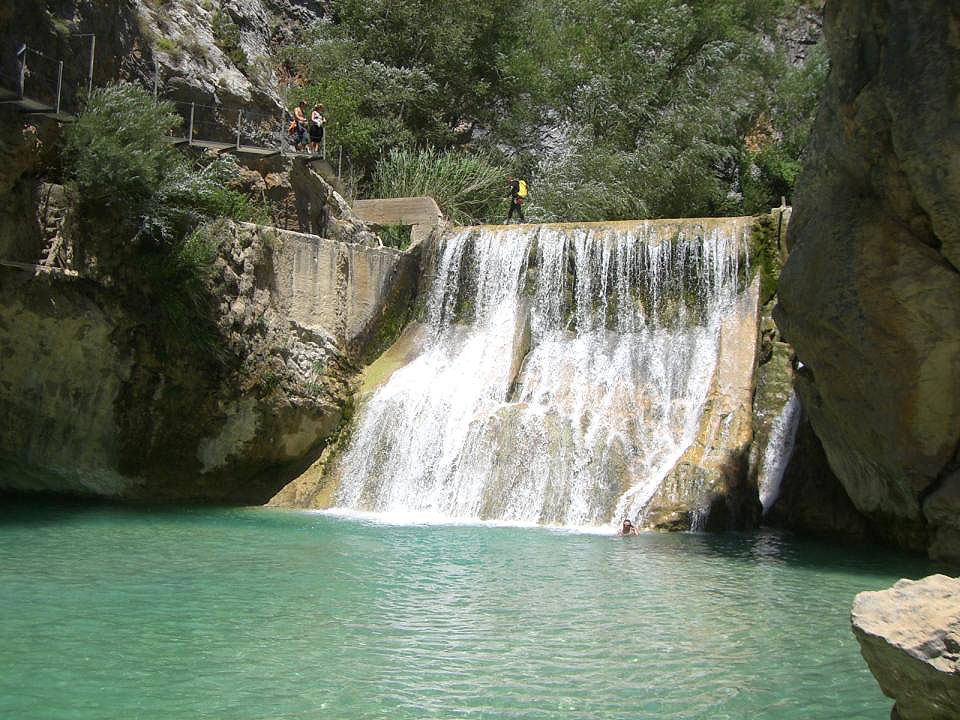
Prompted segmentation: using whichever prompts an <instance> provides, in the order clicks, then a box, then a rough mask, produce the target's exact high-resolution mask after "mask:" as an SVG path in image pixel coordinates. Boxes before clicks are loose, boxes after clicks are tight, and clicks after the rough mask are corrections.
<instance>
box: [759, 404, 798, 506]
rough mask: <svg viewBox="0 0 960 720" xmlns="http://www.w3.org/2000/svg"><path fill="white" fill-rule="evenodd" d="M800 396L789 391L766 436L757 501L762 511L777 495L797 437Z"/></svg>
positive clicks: (774, 500) (778, 495)
mask: <svg viewBox="0 0 960 720" xmlns="http://www.w3.org/2000/svg"><path fill="white" fill-rule="evenodd" d="M800 415H801V407H800V399H799V398H798V397H797V395H796V393H791V395H790V399H789V400H787V403H786V404H785V405H784V406H783V409H782V410H781V411H780V414H779V415H777V417H776V419H775V420H774V421H773V427H771V428H770V439H769V441H768V442H767V447H766V448H765V450H764V454H763V466H762V468H761V472H760V474H761V475H762V476H763V479H764V480H763V483H762V484H761V486H760V504H761V505H762V506H763V512H764V514H766V513H767V512H768V511H769V510H770V508H772V507H773V504H774V503H775V502H776V501H777V498H778V497H780V484H781V482H782V481H783V473H784V471H785V470H786V469H787V463H789V462H790V456H791V455H792V454H793V444H794V442H795V441H796V438H797V427H798V426H799V424H800Z"/></svg>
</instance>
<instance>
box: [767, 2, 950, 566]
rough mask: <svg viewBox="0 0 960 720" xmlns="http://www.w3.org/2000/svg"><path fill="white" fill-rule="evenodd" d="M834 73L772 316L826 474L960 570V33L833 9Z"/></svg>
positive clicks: (939, 20)
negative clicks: (959, 476)
mask: <svg viewBox="0 0 960 720" xmlns="http://www.w3.org/2000/svg"><path fill="white" fill-rule="evenodd" d="M825 36H826V40H827V43H828V47H829V50H830V54H831V59H832V71H831V73H830V77H829V80H828V83H827V87H826V89H825V92H824V96H823V99H822V105H821V109H820V113H819V115H818V119H817V123H816V125H815V128H814V131H813V137H812V141H811V146H810V148H809V151H808V152H809V154H808V161H807V163H806V165H805V169H804V172H803V174H802V176H801V178H800V180H799V182H798V187H797V192H796V195H795V203H794V215H793V218H792V221H791V227H790V232H789V235H788V244H789V245H790V256H789V259H788V261H787V263H786V265H785V267H784V269H783V273H782V275H781V279H780V284H779V305H778V307H777V309H776V312H775V315H774V317H775V319H776V321H777V325H778V326H779V328H780V330H781V332H782V333H783V336H784V339H785V341H787V342H789V343H790V344H792V345H793V347H794V348H795V350H796V354H797V357H798V359H799V360H800V362H801V363H802V364H803V369H802V370H801V371H800V372H799V373H798V377H797V382H796V385H797V390H798V392H799V395H800V397H801V400H802V402H803V406H804V410H805V412H806V413H807V415H808V416H809V419H810V423H811V425H812V427H813V429H814V431H815V432H816V434H817V436H818V438H819V439H820V441H821V442H822V444H823V449H824V451H825V453H826V457H827V459H828V460H829V464H830V467H831V468H832V470H833V472H834V473H835V474H836V476H837V477H838V478H839V480H840V482H841V483H842V484H843V487H844V489H845V491H846V494H847V495H848V496H849V498H850V500H851V501H852V502H853V504H854V506H855V507H856V509H857V510H858V511H859V512H860V513H862V514H863V515H864V516H866V517H867V518H868V519H869V521H870V524H871V526H872V527H873V528H874V529H875V530H876V531H877V532H878V533H879V534H880V535H881V536H883V537H884V538H885V539H887V540H888V541H892V542H894V543H896V544H899V545H901V546H904V547H907V548H911V549H915V550H920V551H927V552H929V553H930V554H931V555H933V556H936V557H941V558H949V559H954V560H958V559H960V502H958V501H960V493H958V492H957V488H956V487H955V485H956V482H957V480H956V476H955V475H954V474H952V473H955V471H956V465H955V463H956V458H957V453H958V449H960V362H958V358H960V273H958V270H960V222H958V219H960V163H957V161H956V159H957V157H960V105H958V104H957V103H956V98H957V97H958V95H960V53H958V52H957V47H958V46H960V22H958V16H957V11H956V8H955V7H953V6H952V4H950V3H943V2H940V1H939V0H909V1H908V0H892V1H891V2H886V3H876V2H872V1H870V0H850V1H849V2H842V3H828V4H827V7H826V16H825Z"/></svg>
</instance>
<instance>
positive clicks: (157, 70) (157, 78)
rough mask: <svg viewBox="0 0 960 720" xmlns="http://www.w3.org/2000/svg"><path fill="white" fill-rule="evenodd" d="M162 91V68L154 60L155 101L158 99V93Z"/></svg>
mask: <svg viewBox="0 0 960 720" xmlns="http://www.w3.org/2000/svg"><path fill="white" fill-rule="evenodd" d="M159 90H160V66H159V65H157V60H156V58H154V60H153V99H154V100H156V99H157V93H158V92H159Z"/></svg>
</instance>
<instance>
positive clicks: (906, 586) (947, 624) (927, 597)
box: [850, 575, 960, 720]
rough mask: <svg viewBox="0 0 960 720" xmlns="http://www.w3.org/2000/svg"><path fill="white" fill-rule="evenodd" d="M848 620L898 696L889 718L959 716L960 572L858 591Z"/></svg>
mask: <svg viewBox="0 0 960 720" xmlns="http://www.w3.org/2000/svg"><path fill="white" fill-rule="evenodd" d="M850 621H851V623H852V625H853V634H854V635H856V637H857V640H858V641H859V643H860V652H861V653H862V654H863V657H864V659H865V660H866V661H867V665H869V666H870V672H872V673H873V675H874V677H875V678H876V679H877V682H878V683H880V688H881V689H882V690H883V692H884V694H885V695H887V696H888V697H891V698H893V699H895V700H896V701H897V702H896V705H894V708H893V712H892V713H891V718H893V719H894V720H897V719H898V718H899V719H900V720H956V718H958V717H960V662H958V661H960V578H950V577H947V576H946V575H931V576H930V577H926V578H923V579H922V580H916V581H913V580H900V581H899V582H898V583H897V584H896V585H894V586H893V587H892V588H890V589H889V590H882V591H880V592H862V593H860V594H859V595H857V597H856V598H855V599H854V601H853V612H852V613H851V616H850Z"/></svg>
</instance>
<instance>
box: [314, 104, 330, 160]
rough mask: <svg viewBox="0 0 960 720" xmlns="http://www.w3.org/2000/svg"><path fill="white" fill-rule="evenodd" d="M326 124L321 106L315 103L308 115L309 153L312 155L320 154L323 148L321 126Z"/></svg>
mask: <svg viewBox="0 0 960 720" xmlns="http://www.w3.org/2000/svg"><path fill="white" fill-rule="evenodd" d="M326 124H327V118H326V117H325V116H324V114H323V105H321V104H320V103H317V104H316V105H314V106H313V111H312V112H311V113H310V152H312V153H313V154H314V155H319V154H320V149H321V147H322V146H323V126H324V125H326Z"/></svg>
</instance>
